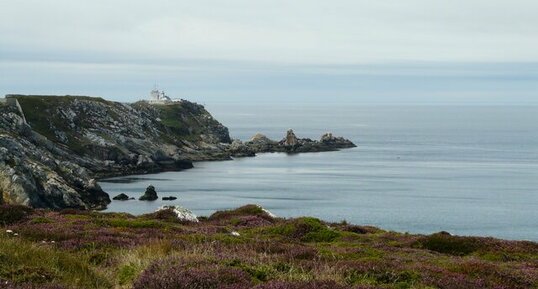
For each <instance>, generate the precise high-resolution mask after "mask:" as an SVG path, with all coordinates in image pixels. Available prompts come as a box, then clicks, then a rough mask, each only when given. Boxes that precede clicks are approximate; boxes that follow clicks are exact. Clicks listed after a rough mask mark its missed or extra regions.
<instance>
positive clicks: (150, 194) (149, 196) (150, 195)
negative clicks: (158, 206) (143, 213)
mask: <svg viewBox="0 0 538 289" xmlns="http://www.w3.org/2000/svg"><path fill="white" fill-rule="evenodd" d="M158 198H159V196H157V191H155V187H154V186H152V185H149V186H148V187H147V188H146V192H144V195H142V196H141V197H140V198H138V199H139V200H140V201H155V200H157V199H158Z"/></svg>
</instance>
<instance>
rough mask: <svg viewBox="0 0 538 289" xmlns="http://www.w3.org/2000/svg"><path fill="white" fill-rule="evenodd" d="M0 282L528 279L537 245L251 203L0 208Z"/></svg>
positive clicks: (433, 283)
mask: <svg viewBox="0 0 538 289" xmlns="http://www.w3.org/2000/svg"><path fill="white" fill-rule="evenodd" d="M0 226H2V231H1V232H0V288H11V289H15V288H17V289H18V288H45V289H47V288H49V289H51V288H58V289H60V288H135V289H142V288H149V289H152V288H155V289H157V288H159V289H165V288H228V289H232V288H233V289H241V288H259V289H279V288H280V289H302V288H304V289H306V288H326V289H339V288H356V289H358V288H447V289H456V288H462V289H463V288H499V289H500V288H510V289H516V288H538V243H533V242H524V241H503V240H497V239H493V238H477V237H458V236H451V235H450V234H448V233H443V232H441V233H437V234H433V235H429V236H423V235H410V234H400V233H395V232H387V231H383V230H380V229H377V228H373V227H364V226H356V225H350V224H347V223H346V222H341V223H325V222H322V221H320V220H318V219H315V218H297V219H279V218H273V217H271V216H270V215H269V214H267V213H266V212H265V211H264V210H262V209H261V208H259V207H257V206H254V205H249V206H244V207H241V208H239V209H236V210H233V211H224V212H217V213H215V214H213V215H212V216H210V217H207V218H201V220H200V222H199V223H185V222H181V221H178V220H177V219H176V217H175V215H174V214H173V212H171V211H160V212H157V213H153V214H148V215H143V216H138V217H135V216H132V215H128V214H118V213H97V212H88V211H76V210H63V211H60V212H53V211H47V210H32V209H29V208H26V207H22V206H0Z"/></svg>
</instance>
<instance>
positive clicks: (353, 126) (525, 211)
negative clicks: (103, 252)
mask: <svg viewBox="0 0 538 289" xmlns="http://www.w3.org/2000/svg"><path fill="white" fill-rule="evenodd" d="M206 108H207V109H208V110H209V111H210V112H211V113H212V114H213V116H215V118H216V119H218V120H219V121H220V122H222V123H223V124H224V125H225V126H227V127H228V128H229V130H230V134H231V136H232V137H233V138H238V139H241V140H248V139H249V138H250V137H251V136H253V135H254V134H256V133H258V132H259V133H263V134H265V135H267V136H268V137H270V138H272V139H278V140H279V139H282V138H283V137H284V135H285V133H286V131H287V130H288V129H290V128H292V129H293V130H294V132H295V134H296V135H297V136H298V137H308V138H312V139H318V138H319V137H320V136H321V135H322V134H323V133H325V132H332V133H333V134H335V135H338V136H344V137H346V138H349V139H351V140H352V141H353V142H354V143H355V144H356V145H357V147H356V148H352V149H344V150H341V151H336V152H321V153H304V154H293V155H289V154H284V153H265V154H259V155H257V156H256V157H249V158H238V159H234V160H230V161H215V162H198V163H195V164H194V168H193V169H189V170H185V171H180V172H164V173H158V174H149V175H133V176H126V177H117V178H111V179H106V180H101V181H100V185H101V186H102V188H103V189H104V190H105V191H106V192H108V193H109V194H110V195H111V196H115V195H116V194H119V193H126V194H127V195H129V196H131V197H135V198H138V197H139V196H141V195H142V194H143V192H144V190H145V188H146V187H147V186H148V185H150V184H151V185H153V186H155V188H156V190H157V192H158V194H159V196H160V197H163V196H176V197H177V198H178V199H177V200H175V201H162V200H158V201H154V202H143V201H137V200H136V201H135V200H132V201H113V202H112V203H111V204H110V205H109V207H108V209H107V211H111V212H128V213H131V214H143V213H148V212H152V211H155V210H156V209H157V208H158V207H160V206H162V205H180V206H183V207H185V208H188V209H190V210H192V211H193V212H194V213H195V214H197V215H201V216H208V215H210V214H212V213H213V212H215V211H217V210H225V209H233V208H237V207H239V206H242V205H245V204H259V205H261V206H263V207H264V208H266V209H268V210H269V211H271V212H272V213H274V214H275V215H277V216H280V217H299V216H313V217H317V218H320V219H323V220H326V221H331V222H339V221H342V220H346V221H347V222H349V223H353V224H360V225H373V226H377V227H380V228H383V229H386V230H393V231H397V232H409V233H421V234H430V233H434V232H439V231H448V232H450V233H452V234H457V235H473V236H493V237H497V238H503V239H515V240H533V241H538V106H500V105H497V106H480V105H462V106H457V105H399V106H389V105H358V104H357V105H336V104H326V105H239V104H222V105H213V106H207V107H206Z"/></svg>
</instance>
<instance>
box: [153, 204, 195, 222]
mask: <svg viewBox="0 0 538 289" xmlns="http://www.w3.org/2000/svg"><path fill="white" fill-rule="evenodd" d="M159 211H169V212H172V213H173V214H174V215H175V216H176V218H177V219H178V220H179V221H181V222H191V223H198V222H199V221H198V217H196V215H195V214H194V213H193V212H191V211H190V210H189V209H185V208H183V207H180V206H162V207H160V208H159V209H157V211H156V212H159Z"/></svg>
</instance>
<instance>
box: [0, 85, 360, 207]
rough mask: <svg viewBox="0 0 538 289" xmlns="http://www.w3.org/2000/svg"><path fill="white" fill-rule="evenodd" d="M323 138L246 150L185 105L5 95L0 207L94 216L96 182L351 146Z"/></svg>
mask: <svg viewBox="0 0 538 289" xmlns="http://www.w3.org/2000/svg"><path fill="white" fill-rule="evenodd" d="M354 146H355V145H354V144H353V143H352V142H350V141H349V140H345V139H343V138H336V137H333V136H332V135H331V134H326V135H324V136H322V138H321V139H320V140H319V141H313V140H310V139H300V138H297V137H296V136H295V134H294V133H293V131H291V130H290V131H288V133H287V135H286V136H285V138H284V139H283V140H281V141H273V140H270V139H268V138H267V137H265V136H263V135H256V136H254V137H253V138H252V139H251V140H250V141H247V142H245V143H243V142H241V141H239V140H234V141H233V142H232V141H231V139H230V136H229V133H228V129H227V128H226V127H225V126H223V125H222V124H221V123H219V122H218V121H217V120H215V119H214V118H213V117H212V116H211V114H209V112H207V110H205V108H204V107H203V106H201V105H199V104H196V103H192V102H189V101H185V100H183V101H181V102H173V103H169V104H149V103H147V102H144V101H141V102H137V103H133V104H126V103H119V102H112V101H107V100H104V99H102V98H93V97H85V96H35V95H33V96H26V95H8V96H6V98H5V99H4V100H3V102H0V192H1V194H0V203H11V204H25V205H29V206H33V207H47V208H83V209H94V208H95V209H99V208H104V207H106V205H107V204H108V203H110V198H109V196H108V194H106V193H105V192H103V190H102V189H101V188H100V187H99V185H98V184H97V182H96V180H95V179H96V178H99V177H110V176H115V175H127V174H135V173H150V172H160V171H166V170H181V169H186V168H191V167H192V162H193V161H201V160H225V159H230V158H231V157H242V156H254V155H255V154H256V153H259V152H287V153H300V152H317V151H329V150H336V149H340V148H347V147H354Z"/></svg>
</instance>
